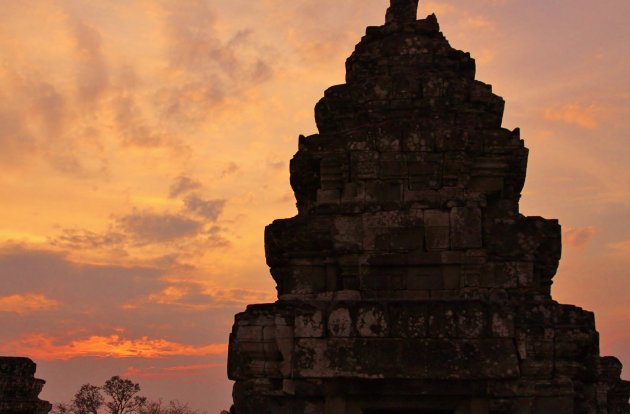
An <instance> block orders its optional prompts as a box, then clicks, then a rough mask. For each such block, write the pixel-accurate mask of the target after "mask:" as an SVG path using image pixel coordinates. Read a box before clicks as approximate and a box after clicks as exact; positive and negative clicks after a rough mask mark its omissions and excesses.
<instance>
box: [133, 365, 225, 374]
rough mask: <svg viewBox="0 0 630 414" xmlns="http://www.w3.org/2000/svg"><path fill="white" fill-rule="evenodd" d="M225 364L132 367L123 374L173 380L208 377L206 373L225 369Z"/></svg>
mask: <svg viewBox="0 0 630 414" xmlns="http://www.w3.org/2000/svg"><path fill="white" fill-rule="evenodd" d="M223 366H224V365H223V364H217V363H209V364H197V365H175V366H170V367H147V368H140V367H134V366H131V367H129V368H127V370H126V371H125V372H124V373H123V374H122V375H123V376H125V377H132V378H172V377H192V376H200V375H206V372H205V371H208V370H210V369H213V368H218V367H223Z"/></svg>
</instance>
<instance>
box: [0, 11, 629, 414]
mask: <svg viewBox="0 0 630 414" xmlns="http://www.w3.org/2000/svg"><path fill="white" fill-rule="evenodd" d="M388 3H389V1H388V0H291V1H287V0H100V1H94V0H19V1H17V0H0V6H1V7H2V13H0V200H1V203H0V281H1V283H0V326H1V327H2V329H1V330H0V354H3V355H23V356H28V357H31V358H33V359H34V360H35V361H36V362H37V363H38V376H39V377H41V378H44V379H46V380H47V385H46V386H45V388H44V392H43V393H42V398H44V399H48V400H50V401H53V402H60V401H68V400H70V399H71V397H72V395H73V394H74V392H75V391H76V390H77V389H78V388H79V387H80V385H81V384H83V383H86V382H91V383H93V384H97V385H98V384H102V383H103V382H104V381H105V379H107V378H109V377H111V376H112V375H123V376H125V377H128V378H131V379H133V380H135V381H137V382H140V383H141V385H142V387H143V393H144V394H145V395H147V396H148V397H150V398H158V397H161V398H163V399H164V400H170V399H179V400H182V401H188V402H190V404H191V406H193V407H194V408H199V409H203V410H207V411H208V412H209V413H212V414H214V413H218V412H219V411H220V410H221V409H226V408H228V407H229V405H230V401H231V395H230V394H231V383H230V382H229V381H228V380H227V378H226V373H225V372H226V368H225V365H226V350H227V345H226V343H227V340H228V333H229V331H230V328H231V325H232V321H233V315H234V314H235V313H237V312H239V311H241V310H243V309H244V307H245V305H246V304H248V303H260V302H268V301H273V300H274V299H275V293H274V284H273V281H272V279H271V277H270V276H269V273H268V269H267V266H266V265H265V261H264V249H263V229H264V226H265V225H266V224H268V223H270V222H271V221H272V220H274V219H275V218H282V217H290V216H292V215H294V214H295V212H296V210H295V207H294V202H295V201H294V198H293V194H292V192H291V189H290V186H289V181H288V178H289V175H288V161H289V159H290V158H291V157H292V155H293V154H294V153H295V151H296V150H297V136H298V135H299V134H305V135H308V134H311V133H314V132H316V127H315V123H314V120H313V106H314V105H315V103H316V102H317V101H318V100H319V98H320V97H321V96H323V91H324V90H325V89H326V88H327V87H329V86H332V85H335V84H339V83H342V82H343V80H344V61H345V59H346V57H347V56H349V55H350V53H351V52H352V50H353V48H354V45H355V44H356V43H357V42H358V41H359V40H360V37H361V36H362V35H363V34H364V31H365V27H366V26H368V25H380V24H382V23H383V21H384V14H385V9H386V8H387V5H388ZM420 3H421V5H420V11H419V15H420V16H422V17H424V16H426V15H427V14H430V13H434V12H435V13H436V14H437V16H438V19H439V21H440V24H441V27H442V31H443V32H444V33H445V35H446V37H447V38H448V39H449V41H450V42H451V44H452V45H453V46H454V47H455V48H457V49H461V50H465V51H469V52H471V54H472V56H473V57H475V58H476V59H477V67H478V72H477V73H478V75H477V78H478V79H480V80H482V81H484V82H486V83H490V84H492V85H493V86H494V91H495V92H496V93H497V94H499V95H501V96H502V97H504V98H505V100H506V101H507V105H506V117H505V121H504V126H505V127H507V128H510V129H512V128H515V127H520V128H521V131H522V136H523V138H524V139H525V142H526V145H527V146H528V147H529V148H530V151H531V152H530V162H529V170H528V179H527V183H526V186H525V191H524V194H523V200H522V211H523V213H524V214H527V215H536V216H538V215H540V216H544V217H547V218H558V219H560V223H561V224H562V225H563V239H564V249H563V259H562V262H561V266H560V271H559V273H558V275H557V276H556V278H555V281H556V283H555V284H554V288H553V294H554V297H555V298H556V299H557V300H559V301H561V302H565V303H573V304H577V305H579V306H582V307H584V308H586V309H589V310H593V311H595V312H596V315H597V326H598V329H599V331H600V333H601V341H602V353H603V354H614V355H617V356H618V357H620V359H621V360H622V361H623V362H624V363H626V365H628V369H630V329H629V327H630V324H629V322H630V300H629V298H630V295H629V291H630V76H629V75H630V24H628V19H629V18H630V1H628V0H599V1H596V2H595V1H592V0H591V1H586V0H553V1H550V0H528V1H524V0H475V1H470V0H445V1H429V2H427V1H422V0H421V2H420ZM625 377H626V378H630V371H626V373H625Z"/></svg>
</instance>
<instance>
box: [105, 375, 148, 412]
mask: <svg viewBox="0 0 630 414" xmlns="http://www.w3.org/2000/svg"><path fill="white" fill-rule="evenodd" d="M103 391H105V394H107V395H108V396H109V397H110V398H111V401H107V403H106V404H105V405H106V406H107V410H108V411H109V413H110V414H133V413H138V412H139V411H140V409H141V408H142V406H143V405H144V404H145V403H146V402H147V399H146V398H145V397H140V396H138V395H136V394H138V393H139V392H140V384H136V383H134V382H132V381H131V380H128V379H124V378H120V377H119V376H118V375H115V376H113V377H111V378H110V379H108V380H107V381H105V385H104V386H103Z"/></svg>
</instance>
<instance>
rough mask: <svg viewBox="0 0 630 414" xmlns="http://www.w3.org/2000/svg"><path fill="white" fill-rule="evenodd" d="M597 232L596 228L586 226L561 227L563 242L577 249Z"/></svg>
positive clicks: (584, 244)
mask: <svg viewBox="0 0 630 414" xmlns="http://www.w3.org/2000/svg"><path fill="white" fill-rule="evenodd" d="M595 234H597V228H595V227H594V226H588V227H566V228H563V229H562V240H563V242H564V243H565V244H566V245H568V246H571V247H575V248H578V249H581V248H584V247H585V246H586V245H587V244H588V243H589V242H590V241H591V240H592V239H593V237H594V236H595Z"/></svg>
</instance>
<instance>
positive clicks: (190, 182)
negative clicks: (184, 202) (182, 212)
mask: <svg viewBox="0 0 630 414" xmlns="http://www.w3.org/2000/svg"><path fill="white" fill-rule="evenodd" d="M201 187H203V186H202V184H201V183H200V182H199V181H198V180H195V179H193V178H190V177H187V176H185V175H180V176H179V177H177V178H175V180H174V181H173V184H171V188H170V190H169V193H168V196H169V197H170V198H175V197H178V196H180V195H182V194H186V193H188V192H191V191H194V190H199V189H201Z"/></svg>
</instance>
